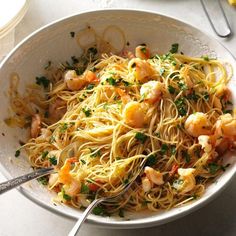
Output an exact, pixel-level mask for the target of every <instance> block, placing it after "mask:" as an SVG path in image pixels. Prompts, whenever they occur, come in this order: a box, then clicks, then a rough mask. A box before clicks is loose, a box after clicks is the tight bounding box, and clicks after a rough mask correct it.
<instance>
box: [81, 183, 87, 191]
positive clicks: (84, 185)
mask: <svg viewBox="0 0 236 236" xmlns="http://www.w3.org/2000/svg"><path fill="white" fill-rule="evenodd" d="M80 192H81V193H89V187H88V185H86V184H84V183H82V185H81V190H80Z"/></svg>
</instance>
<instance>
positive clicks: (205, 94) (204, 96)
mask: <svg viewBox="0 0 236 236" xmlns="http://www.w3.org/2000/svg"><path fill="white" fill-rule="evenodd" d="M203 98H204V99H205V100H206V101H209V98H210V95H209V93H208V92H205V93H204V94H203Z"/></svg>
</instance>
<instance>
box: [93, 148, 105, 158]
mask: <svg viewBox="0 0 236 236" xmlns="http://www.w3.org/2000/svg"><path fill="white" fill-rule="evenodd" d="M90 152H91V153H92V154H91V155H90V156H91V157H100V156H101V155H102V154H101V150H97V151H96V150H93V149H90Z"/></svg>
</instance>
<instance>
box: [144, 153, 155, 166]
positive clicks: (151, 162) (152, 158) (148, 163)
mask: <svg viewBox="0 0 236 236" xmlns="http://www.w3.org/2000/svg"><path fill="white" fill-rule="evenodd" d="M156 162H157V156H156V155H153V154H151V155H149V156H148V158H147V161H146V166H154V165H155V164H156Z"/></svg>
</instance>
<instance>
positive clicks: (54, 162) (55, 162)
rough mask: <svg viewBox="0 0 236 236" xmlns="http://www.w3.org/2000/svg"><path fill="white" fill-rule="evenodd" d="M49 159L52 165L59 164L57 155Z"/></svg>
mask: <svg viewBox="0 0 236 236" xmlns="http://www.w3.org/2000/svg"><path fill="white" fill-rule="evenodd" d="M49 161H50V163H51V164H52V165H54V166H55V165H57V158H56V157H55V156H52V157H49Z"/></svg>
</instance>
